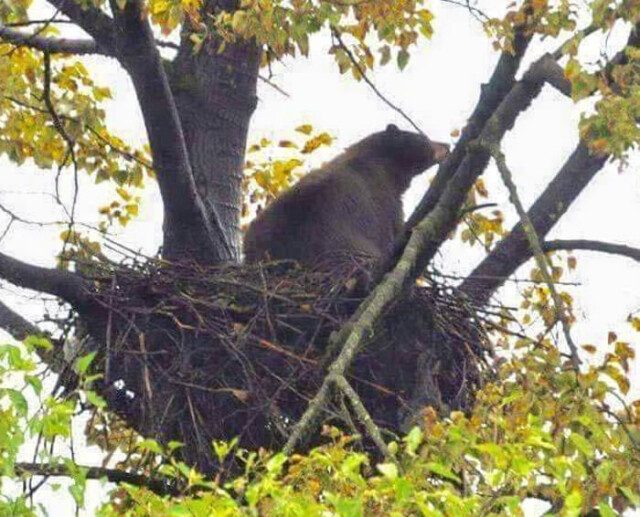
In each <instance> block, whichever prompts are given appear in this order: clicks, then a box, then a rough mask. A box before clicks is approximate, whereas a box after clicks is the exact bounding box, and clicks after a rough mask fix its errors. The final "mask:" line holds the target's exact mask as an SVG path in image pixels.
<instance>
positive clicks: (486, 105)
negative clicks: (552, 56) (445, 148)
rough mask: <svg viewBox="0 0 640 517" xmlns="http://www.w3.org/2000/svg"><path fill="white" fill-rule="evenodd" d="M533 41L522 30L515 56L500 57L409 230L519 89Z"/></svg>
mask: <svg viewBox="0 0 640 517" xmlns="http://www.w3.org/2000/svg"><path fill="white" fill-rule="evenodd" d="M530 41H531V37H530V36H527V35H525V31H524V30H519V31H517V32H516V34H515V37H514V42H513V53H510V52H503V53H502V55H501V56H500V59H499V60H498V63H497V64H496V67H495V69H494V71H493V74H492V75H491V78H490V79H489V81H488V82H487V83H486V84H483V85H482V87H481V93H480V98H479V99H478V103H477V104H476V107H475V109H474V111H473V113H472V114H471V117H470V118H469V121H468V122H467V125H466V126H465V128H464V129H463V130H462V134H461V135H460V138H459V140H458V142H457V144H456V146H455V148H454V149H453V151H451V153H450V154H449V156H448V157H447V159H446V160H445V161H444V162H443V163H442V165H440V168H439V169H438V173H437V174H436V177H435V178H434V180H433V182H432V183H431V186H430V187H429V190H428V191H427V193H426V194H425V196H424V197H423V198H422V200H421V201H420V203H419V204H418V206H417V207H416V209H415V210H414V212H413V214H411V217H410V218H409V221H408V222H407V224H406V228H409V229H410V228H413V227H414V226H415V225H416V224H417V223H418V222H419V221H420V220H422V219H423V218H424V216H425V215H426V214H428V213H429V212H430V211H431V210H432V209H433V208H434V207H435V205H436V204H437V202H438V200H439V199H440V197H441V196H442V192H443V191H444V188H445V187H446V185H447V183H448V182H449V180H450V179H451V178H452V177H453V175H454V174H455V173H456V171H457V170H458V168H459V167H460V165H461V164H462V161H463V159H464V158H465V156H466V154H467V145H468V144H469V143H470V142H471V141H473V140H475V139H476V138H477V137H478V135H479V134H480V132H481V131H482V129H483V127H484V125H485V124H486V122H487V121H488V120H489V119H490V117H491V115H492V114H493V113H494V112H495V110H496V109H497V108H498V106H499V105H500V104H501V103H502V102H503V100H504V99H505V98H506V97H507V95H508V94H509V93H510V92H511V90H512V89H513V87H514V86H515V85H516V80H515V75H516V73H517V72H518V69H519V68H520V62H521V61H522V58H523V56H524V54H525V52H526V50H527V48H528V46H529V42H530Z"/></svg>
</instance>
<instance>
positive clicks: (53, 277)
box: [0, 253, 89, 306]
mask: <svg viewBox="0 0 640 517" xmlns="http://www.w3.org/2000/svg"><path fill="white" fill-rule="evenodd" d="M0 278H3V279H4V280H6V281H8V282H10V283H12V284H14V285H17V286H18V287H24V288H26V289H32V290H34V291H40V292H43V293H47V294H52V295H54V296H58V297H60V298H62V299H63V300H65V301H66V302H69V303H70V304H71V305H73V306H78V305H83V304H85V303H86V302H87V301H88V295H89V291H88V286H87V285H86V284H85V282H84V280H82V278H80V277H79V276H78V275H76V274H74V273H71V272H69V271H64V270H61V269H49V268H44V267H39V266H33V265H31V264H27V263H26V262H22V261H20V260H16V259H14V258H13V257H10V256H8V255H5V254H4V253H0Z"/></svg>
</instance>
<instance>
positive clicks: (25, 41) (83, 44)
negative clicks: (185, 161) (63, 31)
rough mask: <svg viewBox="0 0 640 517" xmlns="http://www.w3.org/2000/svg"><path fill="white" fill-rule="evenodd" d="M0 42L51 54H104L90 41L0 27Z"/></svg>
mask: <svg viewBox="0 0 640 517" xmlns="http://www.w3.org/2000/svg"><path fill="white" fill-rule="evenodd" d="M0 40H2V41H5V42H7V43H11V44H13V45H15V46H18V47H22V46H26V47H31V48H34V49H36V50H41V51H43V52H47V53H52V54H56V53H61V54H77V55H83V54H105V52H104V50H103V49H101V48H100V47H98V45H96V42H95V41H93V40H92V39H69V38H49V37H44V36H38V35H34V34H27V33H24V32H22V31H19V30H17V29H12V28H10V27H6V26H1V25H0Z"/></svg>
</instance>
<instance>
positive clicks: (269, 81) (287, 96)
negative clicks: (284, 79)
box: [258, 74, 291, 99]
mask: <svg viewBox="0 0 640 517" xmlns="http://www.w3.org/2000/svg"><path fill="white" fill-rule="evenodd" d="M258 79H260V80H261V81H262V82H263V83H265V84H266V85H269V86H271V88H273V89H274V90H275V91H277V92H278V93H280V94H282V95H284V96H285V97H286V98H287V99H289V98H291V95H289V94H288V93H287V92H286V91H284V90H283V89H282V88H281V87H280V86H278V85H277V84H276V83H274V82H273V81H271V80H270V79H269V78H268V77H265V76H264V75H262V74H258Z"/></svg>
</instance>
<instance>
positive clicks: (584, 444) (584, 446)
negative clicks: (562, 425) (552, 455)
mask: <svg viewBox="0 0 640 517" xmlns="http://www.w3.org/2000/svg"><path fill="white" fill-rule="evenodd" d="M569 441H571V443H572V444H573V445H575V447H576V449H578V450H579V451H580V452H581V453H582V454H584V455H585V456H586V457H587V458H592V457H593V455H594V454H595V451H594V448H593V445H591V443H589V441H588V440H587V439H586V438H585V437H584V436H582V435H581V434H579V433H571V435H570V436H569Z"/></svg>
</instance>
